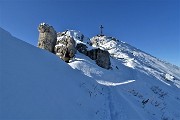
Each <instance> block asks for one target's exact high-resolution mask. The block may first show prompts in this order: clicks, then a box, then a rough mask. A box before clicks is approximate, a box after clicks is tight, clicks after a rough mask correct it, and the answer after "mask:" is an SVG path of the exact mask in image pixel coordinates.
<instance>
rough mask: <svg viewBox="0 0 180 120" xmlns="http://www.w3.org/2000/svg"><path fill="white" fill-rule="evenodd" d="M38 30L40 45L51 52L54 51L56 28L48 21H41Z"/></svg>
mask: <svg viewBox="0 0 180 120" xmlns="http://www.w3.org/2000/svg"><path fill="white" fill-rule="evenodd" d="M38 31H39V40H38V47H39V48H42V49H45V50H48V51H50V52H54V47H55V45H56V40H57V34H56V31H55V30H54V28H53V27H52V26H49V25H48V24H46V23H41V24H40V25H39V27H38Z"/></svg>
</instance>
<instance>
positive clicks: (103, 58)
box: [87, 48, 111, 69]
mask: <svg viewBox="0 0 180 120" xmlns="http://www.w3.org/2000/svg"><path fill="white" fill-rule="evenodd" d="M87 56H89V57H90V58H91V59H92V60H95V61H96V64H97V65H98V66H100V67H102V68H105V69H110V67H111V62H110V54H109V52H108V51H105V50H101V49H100V48H98V49H92V50H90V51H88V52H87Z"/></svg>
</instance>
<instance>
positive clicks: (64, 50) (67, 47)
mask: <svg viewBox="0 0 180 120" xmlns="http://www.w3.org/2000/svg"><path fill="white" fill-rule="evenodd" d="M75 46H76V42H75V40H74V39H73V38H72V37H70V36H61V37H59V38H58V40H57V42H56V45H55V49H54V51H55V54H56V55H57V56H59V57H60V58H61V59H62V60H64V61H65V62H69V60H70V59H72V58H73V57H74V56H75V54H76V47H75Z"/></svg>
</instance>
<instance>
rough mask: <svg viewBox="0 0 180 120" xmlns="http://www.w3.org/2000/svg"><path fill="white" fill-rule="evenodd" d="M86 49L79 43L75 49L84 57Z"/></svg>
mask: <svg viewBox="0 0 180 120" xmlns="http://www.w3.org/2000/svg"><path fill="white" fill-rule="evenodd" d="M87 48H88V47H87V46H86V45H84V44H82V43H79V44H77V45H76V49H77V50H78V51H79V52H80V53H82V54H84V55H87V53H88V51H87Z"/></svg>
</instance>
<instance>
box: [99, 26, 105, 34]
mask: <svg viewBox="0 0 180 120" xmlns="http://www.w3.org/2000/svg"><path fill="white" fill-rule="evenodd" d="M103 28H104V27H103V26H102V25H101V26H100V29H101V34H100V35H103V32H102V29H103Z"/></svg>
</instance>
